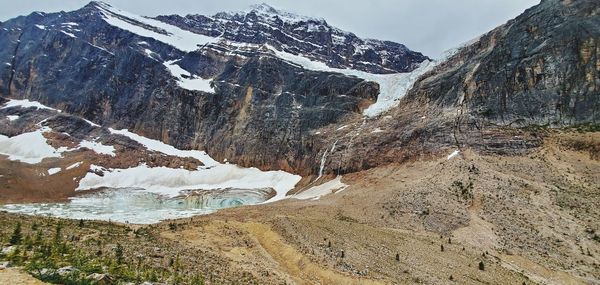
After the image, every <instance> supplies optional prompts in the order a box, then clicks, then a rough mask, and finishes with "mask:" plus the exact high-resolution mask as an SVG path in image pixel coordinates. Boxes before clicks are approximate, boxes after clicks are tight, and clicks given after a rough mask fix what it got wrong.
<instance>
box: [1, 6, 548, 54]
mask: <svg viewBox="0 0 600 285" xmlns="http://www.w3.org/2000/svg"><path fill="white" fill-rule="evenodd" d="M88 2H89V1H88V0H0V7H2V9H1V10H0V21H5V20H7V19H10V18H13V17H15V16H18V15H26V14H29V13H31V12H33V11H44V12H56V11H60V10H64V11H70V10H75V9H78V8H80V7H82V6H84V5H85V4H87V3H88ZM105 2H108V3H110V4H112V5H113V6H115V7H118V8H121V9H123V10H127V11H130V12H134V13H136V14H141V15H145V16H156V15H164V14H181V15H185V14H205V15H206V14H208V15H213V14H215V13H216V12H219V11H239V10H245V9H246V8H247V7H248V6H250V5H252V4H256V3H260V2H265V3H267V4H269V5H271V6H273V7H275V8H280V9H284V10H288V11H293V12H296V13H298V14H302V15H307V16H314V17H321V18H325V19H326V20H327V22H329V24H331V25H333V26H336V27H338V28H341V29H343V30H347V31H351V32H353V33H355V34H357V35H358V36H360V37H365V38H375V39H382V40H392V41H396V42H400V43H403V44H405V45H407V46H408V47H409V48H410V49H412V50H416V51H420V52H422V53H424V54H425V55H428V56H430V57H437V56H438V55H439V54H440V53H441V52H442V51H444V50H447V49H449V48H452V47H455V46H457V45H459V44H461V43H463V42H466V41H469V40H471V39H473V38H475V37H477V36H479V35H481V34H483V33H485V32H487V31H489V30H491V29H493V28H495V27H497V26H499V25H501V24H503V23H505V22H506V21H507V20H509V19H511V18H514V17H516V16H517V15H519V14H520V13H522V12H523V11H524V10H525V9H527V8H529V7H531V6H533V5H535V4H538V3H539V2H540V0H360V1H357V0H210V1H209V0H105Z"/></svg>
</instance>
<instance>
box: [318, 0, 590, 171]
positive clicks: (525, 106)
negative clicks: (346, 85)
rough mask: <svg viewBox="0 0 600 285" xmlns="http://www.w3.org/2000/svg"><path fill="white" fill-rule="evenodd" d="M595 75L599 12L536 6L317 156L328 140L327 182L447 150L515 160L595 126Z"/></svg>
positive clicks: (585, 0) (549, 2)
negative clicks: (551, 138)
mask: <svg viewBox="0 0 600 285" xmlns="http://www.w3.org/2000/svg"><path fill="white" fill-rule="evenodd" d="M599 72H600V3H599V2H598V1H594V0H580V1H559V0H546V1H543V2H542V3H541V4H540V5H537V6H535V7H533V8H530V9H528V10H527V11H526V12H525V13H524V14H522V15H520V16H519V17H517V18H516V19H514V20H511V21H509V22H508V23H507V24H505V25H503V26H501V27H498V28H497V29H494V30H493V31H491V32H489V33H488V34H486V35H484V36H482V37H481V38H480V39H479V40H478V41H476V42H475V43H473V44H470V45H468V46H466V47H464V48H461V49H459V50H458V51H457V52H456V54H454V55H453V56H451V57H450V58H449V59H448V60H447V61H446V62H444V63H442V64H440V65H439V66H437V67H436V68H435V69H434V70H432V71H431V72H429V73H427V74H424V75H423V76H422V77H421V78H420V79H419V80H418V81H417V83H416V84H415V86H414V87H413V88H412V89H411V90H410V91H409V93H408V94H407V96H405V97H404V98H403V99H402V101H401V103H400V104H399V106H398V107H397V108H396V109H394V110H392V111H391V112H389V113H388V114H386V115H387V116H383V117H381V118H379V119H376V120H372V121H368V122H367V123H366V125H364V126H362V127H360V122H359V121H358V120H357V121H355V123H354V125H352V126H351V127H349V128H347V130H346V131H345V132H341V133H340V132H338V133H334V134H335V135H334V136H332V137H323V138H322V141H320V142H319V144H318V145H319V148H320V149H321V151H320V153H319V155H321V154H323V153H324V152H325V151H326V150H327V148H328V147H329V148H331V146H332V145H333V144H334V142H336V141H337V144H336V151H334V152H328V153H327V156H326V157H327V160H326V163H325V165H326V171H325V172H329V173H331V172H334V171H339V172H340V173H346V172H354V171H358V170H362V169H367V168H371V167H376V166H378V165H384V164H389V163H397V162H402V161H409V160H413V159H421V158H422V157H427V156H428V155H440V154H446V155H448V154H450V153H451V152H452V151H453V150H455V149H466V148H472V149H475V150H477V151H479V152H482V153H489V154H501V155H522V154H525V153H528V152H529V151H530V150H532V149H533V148H536V147H538V146H540V145H541V144H542V142H543V139H544V131H543V130H544V129H545V128H561V127H569V126H576V125H580V124H591V125H595V126H598V125H599V124H600V89H599V87H600V75H599V74H600V73H599ZM376 129H379V130H381V132H377V133H373V132H372V131H373V130H376ZM333 130H335V128H333ZM357 133H358V134H357ZM318 157H319V156H318V155H316V156H315V160H318Z"/></svg>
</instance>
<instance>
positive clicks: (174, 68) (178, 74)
mask: <svg viewBox="0 0 600 285" xmlns="http://www.w3.org/2000/svg"><path fill="white" fill-rule="evenodd" d="M163 65H164V66H166V67H167V69H168V70H169V72H171V75H173V77H175V78H176V79H177V85H179V87H181V88H183V89H187V90H197V91H203V92H207V93H215V89H213V88H212V87H211V86H210V82H211V80H209V79H204V78H202V77H199V76H196V75H193V74H191V73H190V72H188V71H187V70H185V69H183V68H181V67H180V66H179V65H177V64H176V63H175V61H174V60H173V61H167V62H164V63H163Z"/></svg>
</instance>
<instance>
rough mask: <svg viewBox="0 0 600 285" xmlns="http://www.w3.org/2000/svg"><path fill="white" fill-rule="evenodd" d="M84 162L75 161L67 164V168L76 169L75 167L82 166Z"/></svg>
mask: <svg viewBox="0 0 600 285" xmlns="http://www.w3.org/2000/svg"><path fill="white" fill-rule="evenodd" d="M82 164H83V162H76V163H73V164H71V165H69V166H67V168H66V169H67V170H71V169H74V168H77V167H79V166H81V165H82Z"/></svg>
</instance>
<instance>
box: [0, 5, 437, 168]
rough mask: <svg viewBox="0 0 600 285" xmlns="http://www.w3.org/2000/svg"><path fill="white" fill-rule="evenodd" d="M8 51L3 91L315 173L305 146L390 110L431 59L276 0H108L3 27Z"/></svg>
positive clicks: (253, 162) (260, 162) (0, 71)
mask: <svg viewBox="0 0 600 285" xmlns="http://www.w3.org/2000/svg"><path fill="white" fill-rule="evenodd" d="M0 62H2V67H0V95H1V96H5V97H8V98H12V99H30V100H32V101H39V102H41V103H43V104H45V105H48V106H51V107H54V108H57V109H61V110H64V111H65V112H67V113H69V114H75V115H78V116H81V117H84V118H86V119H88V120H91V121H94V122H97V123H99V124H101V125H102V126H106V127H113V128H115V129H129V130H131V131H133V132H136V133H139V134H143V135H145V136H147V137H150V138H154V139H160V140H161V141H163V142H165V143H168V144H171V145H174V146H176V147H178V148H182V149H201V150H206V151H207V152H208V153H209V154H211V155H212V156H214V157H215V159H217V160H220V161H222V160H223V159H225V158H227V159H229V160H230V161H232V162H235V163H238V164H240V165H243V166H258V167H260V168H262V169H283V170H287V171H300V169H302V170H301V171H304V172H305V173H306V174H309V173H315V172H317V171H318V161H319V159H318V158H317V157H316V154H313V153H311V154H308V153H309V152H307V148H310V147H311V145H313V144H314V140H315V139H316V140H318V138H317V137H313V136H314V134H316V133H319V131H318V130H319V129H320V128H322V127H324V126H327V125H330V124H332V123H336V122H343V121H344V120H346V119H347V118H350V117H362V116H363V114H366V115H369V116H377V115H379V114H381V113H383V112H385V111H387V110H389V109H390V108H391V107H393V106H394V105H395V104H397V103H398V99H399V98H400V97H401V96H403V95H404V94H405V93H406V91H407V90H408V88H409V87H410V86H411V84H412V82H414V81H415V80H416V79H417V77H418V75H419V74H421V73H423V72H425V71H426V70H428V69H427V66H428V63H429V61H428V58H427V57H425V56H423V55H421V54H420V53H417V52H412V51H410V50H408V49H407V48H406V47H405V46H403V45H401V44H397V43H392V42H385V41H377V40H363V39H360V38H358V37H356V36H355V35H354V34H352V33H349V32H344V31H341V30H339V29H336V28H334V27H331V26H330V25H328V24H327V22H326V21H325V20H323V19H315V18H310V17H303V16H299V15H295V14H293V13H290V12H284V11H280V10H277V9H275V8H273V7H270V6H268V5H265V4H262V5H257V6H254V7H252V8H250V9H249V10H247V11H244V12H228V13H218V14H217V15H214V16H211V17H208V16H201V15H188V16H186V17H181V16H176V15H172V16H159V17H156V18H148V17H143V16H139V15H135V14H133V13H130V12H127V11H123V10H121V9H119V8H117V7H113V6H111V5H109V4H107V3H104V2H97V1H94V2H91V3H89V4H88V5H86V6H85V7H83V8H81V9H79V10H76V11H72V12H59V13H51V14H47V13H41V12H39V13H32V14H30V15H28V16H22V17H18V18H15V19H12V20H9V21H6V22H4V23H2V24H0ZM418 67H421V68H418ZM413 70H415V72H414V73H402V72H409V71H413ZM376 102H377V104H374V103H376ZM370 106H372V108H369V107H370Z"/></svg>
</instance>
